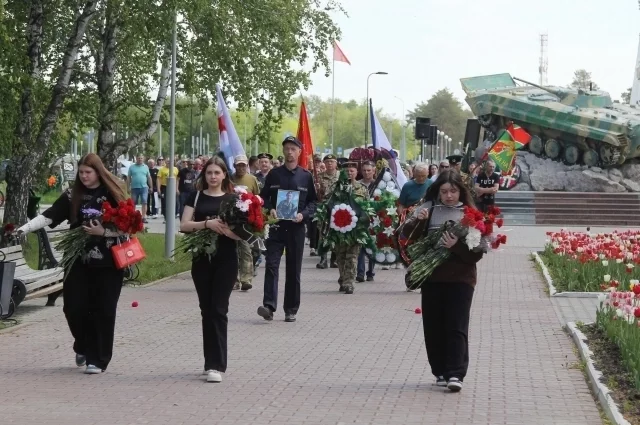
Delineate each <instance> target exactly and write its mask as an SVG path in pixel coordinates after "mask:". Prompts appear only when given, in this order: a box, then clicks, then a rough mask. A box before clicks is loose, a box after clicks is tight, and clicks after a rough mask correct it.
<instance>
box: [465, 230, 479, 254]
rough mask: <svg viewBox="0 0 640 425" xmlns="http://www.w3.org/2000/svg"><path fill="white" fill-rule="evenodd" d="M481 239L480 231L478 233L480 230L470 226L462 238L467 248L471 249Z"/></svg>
mask: <svg viewBox="0 0 640 425" xmlns="http://www.w3.org/2000/svg"><path fill="white" fill-rule="evenodd" d="M481 240H482V233H480V230H478V229H476V228H475V227H470V228H469V233H467V236H466V237H465V239H464V241H465V243H466V244H467V246H468V247H469V249H473V248H475V247H477V246H478V245H480V241H481Z"/></svg>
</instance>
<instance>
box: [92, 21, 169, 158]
mask: <svg viewBox="0 0 640 425" xmlns="http://www.w3.org/2000/svg"><path fill="white" fill-rule="evenodd" d="M106 31H107V30H105V33H106ZM115 59H116V55H115V52H114V57H113V60H114V63H115ZM104 62H105V63H106V62H107V56H106V51H105V57H104ZM106 70H108V68H107V67H105V66H103V67H102V68H101V72H102V73H105V72H106ZM170 72H171V48H170V47H167V48H165V51H164V59H163V61H162V69H161V70H160V81H159V88H158V95H157V96H156V100H155V102H154V105H153V108H152V109H151V116H150V117H149V122H148V124H147V127H146V128H145V129H144V130H142V131H140V132H138V133H134V134H131V135H130V136H129V137H128V138H127V139H120V140H116V139H115V138H114V137H113V134H112V131H111V129H112V128H113V125H114V120H115V115H116V114H115V110H113V109H109V108H113V105H114V104H115V100H114V99H113V78H112V79H111V80H110V84H111V87H109V86H107V85H105V86H104V87H103V86H99V87H100V88H99V93H98V96H99V97H100V112H101V113H102V112H103V108H102V105H103V103H104V105H105V108H104V115H100V118H99V119H101V120H102V121H100V134H99V135H98V155H100V158H102V161H103V162H104V163H105V164H108V165H107V166H108V167H112V166H114V167H115V166H116V165H114V164H116V162H117V159H118V157H119V156H120V155H122V154H123V153H125V152H126V151H127V149H130V148H132V147H133V146H136V145H138V144H139V143H141V142H142V141H144V140H147V139H149V138H151V136H153V134H154V133H155V132H156V129H157V128H158V122H159V120H160V114H161V113H162V108H163V106H164V104H165V101H166V99H167V91H168V88H169V82H170V81H171V78H170V77H171V75H170ZM102 77H103V76H101V75H99V76H98V80H99V81H100V78H102ZM105 80H106V79H105ZM109 111H111V112H112V114H111V115H109V114H108V112H109Z"/></svg>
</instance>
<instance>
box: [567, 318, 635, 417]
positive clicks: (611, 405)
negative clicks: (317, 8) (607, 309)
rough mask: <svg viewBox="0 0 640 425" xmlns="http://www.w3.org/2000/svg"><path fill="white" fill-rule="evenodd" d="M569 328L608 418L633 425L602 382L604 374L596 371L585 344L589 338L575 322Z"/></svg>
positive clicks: (590, 381)
mask: <svg viewBox="0 0 640 425" xmlns="http://www.w3.org/2000/svg"><path fill="white" fill-rule="evenodd" d="M589 324H590V323H589ZM567 328H568V329H569V333H570V334H571V337H572V338H573V341H574V342H575V343H576V346H577V347H578V351H579V352H580V357H581V358H582V360H583V361H584V362H585V363H586V366H587V367H586V372H587V376H588V378H589V383H590V384H591V388H592V389H593V392H594V393H595V395H596V398H597V399H598V401H599V402H600V405H601V406H602V408H603V409H604V411H605V413H606V415H607V417H608V418H609V420H611V421H612V422H613V423H614V424H616V425H631V424H630V423H629V421H627V420H626V419H625V418H624V417H623V416H622V413H620V409H618V405H617V404H616V403H615V401H614V400H613V398H612V397H611V390H610V389H609V387H607V386H606V385H605V384H603V383H602V382H600V378H601V377H602V372H600V371H599V370H598V369H596V367H595V364H594V363H593V359H592V357H593V352H592V351H591V349H589V346H588V345H587V343H586V342H585V341H587V337H586V336H585V334H583V333H582V332H581V331H580V329H578V327H577V326H576V324H575V323H574V322H569V323H567Z"/></svg>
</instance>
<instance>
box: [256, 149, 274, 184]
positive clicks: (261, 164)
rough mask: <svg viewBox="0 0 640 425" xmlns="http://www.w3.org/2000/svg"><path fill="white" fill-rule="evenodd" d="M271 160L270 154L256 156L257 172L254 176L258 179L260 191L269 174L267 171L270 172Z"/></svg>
mask: <svg viewBox="0 0 640 425" xmlns="http://www.w3.org/2000/svg"><path fill="white" fill-rule="evenodd" d="M272 159H273V155H271V154H270V153H261V154H259V155H258V171H256V172H255V174H254V176H256V179H258V186H260V189H262V188H263V187H264V181H265V179H266V178H267V174H269V170H271V160H272Z"/></svg>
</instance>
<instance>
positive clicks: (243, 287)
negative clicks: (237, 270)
mask: <svg viewBox="0 0 640 425" xmlns="http://www.w3.org/2000/svg"><path fill="white" fill-rule="evenodd" d="M251 288H253V285H252V284H250V283H242V284H240V290H242V291H245V292H246V291H248V290H249V289H251Z"/></svg>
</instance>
